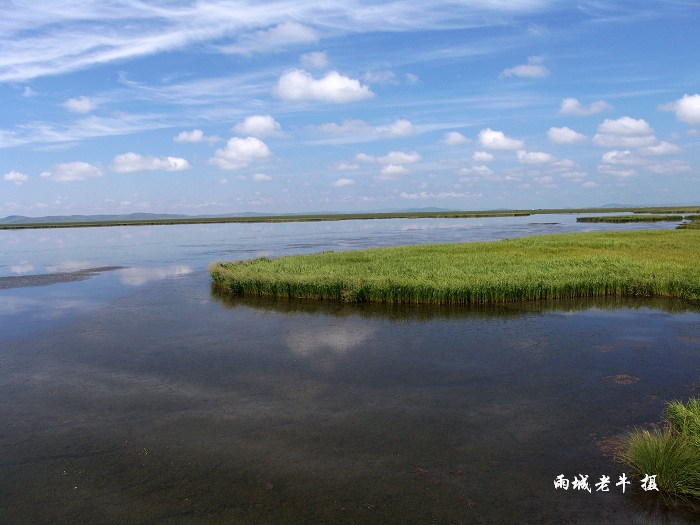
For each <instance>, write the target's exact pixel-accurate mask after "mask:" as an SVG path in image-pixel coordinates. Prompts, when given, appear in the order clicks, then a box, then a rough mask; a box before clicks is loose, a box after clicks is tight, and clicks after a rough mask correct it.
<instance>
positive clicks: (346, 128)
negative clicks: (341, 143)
mask: <svg viewBox="0 0 700 525" xmlns="http://www.w3.org/2000/svg"><path fill="white" fill-rule="evenodd" d="M317 129H318V130H319V131H322V132H323V133H332V134H334V135H365V134H370V133H374V130H375V128H373V127H372V126H370V125H369V124H367V123H366V122H365V121H364V120H359V119H356V120H344V121H343V123H342V124H336V123H335V122H328V123H327V124H321V125H320V126H318V128H317Z"/></svg>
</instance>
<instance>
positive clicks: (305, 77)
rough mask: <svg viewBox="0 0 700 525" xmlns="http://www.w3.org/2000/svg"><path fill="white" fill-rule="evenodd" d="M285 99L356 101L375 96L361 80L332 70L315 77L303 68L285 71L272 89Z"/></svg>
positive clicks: (277, 95)
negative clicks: (317, 77)
mask: <svg viewBox="0 0 700 525" xmlns="http://www.w3.org/2000/svg"><path fill="white" fill-rule="evenodd" d="M272 93H273V95H275V96H276V97H278V98H282V99H285V100H320V101H322V102H335V103H342V102H354V101H357V100H365V99H368V98H372V97H374V93H373V92H372V91H370V89H369V87H367V86H366V85H364V84H360V81H359V80H357V79H354V78H349V77H346V76H343V75H341V74H340V73H338V72H337V71H331V72H330V73H328V74H327V75H326V76H325V77H323V78H321V79H318V80H317V79H315V78H313V77H312V76H311V75H310V74H309V73H307V72H306V71H304V70H303V69H293V70H291V71H287V72H286V73H284V74H283V75H282V76H281V77H280V79H279V80H278V81H277V84H276V85H275V87H274V88H273V90H272Z"/></svg>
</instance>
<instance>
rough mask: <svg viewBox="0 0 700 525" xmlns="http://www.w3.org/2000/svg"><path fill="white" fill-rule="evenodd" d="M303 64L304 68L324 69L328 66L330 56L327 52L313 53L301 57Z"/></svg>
mask: <svg viewBox="0 0 700 525" xmlns="http://www.w3.org/2000/svg"><path fill="white" fill-rule="evenodd" d="M301 63H302V65H303V66H304V67H308V68H313V69H323V68H324V67H327V66H328V56H327V55H326V52H325V51H313V52H311V53H304V54H303V55H301Z"/></svg>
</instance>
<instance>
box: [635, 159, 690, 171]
mask: <svg viewBox="0 0 700 525" xmlns="http://www.w3.org/2000/svg"><path fill="white" fill-rule="evenodd" d="M646 169H647V170H649V171H651V172H652V173H656V174H658V175H674V174H676V173H685V172H688V171H692V170H693V169H692V168H691V167H690V165H689V164H687V163H686V162H683V161H682V160H670V161H668V162H664V163H654V164H651V165H649V166H647V168H646Z"/></svg>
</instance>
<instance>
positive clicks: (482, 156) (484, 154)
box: [472, 151, 494, 162]
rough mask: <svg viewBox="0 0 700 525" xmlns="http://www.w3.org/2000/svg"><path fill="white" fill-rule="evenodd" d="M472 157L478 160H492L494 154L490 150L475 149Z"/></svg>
mask: <svg viewBox="0 0 700 525" xmlns="http://www.w3.org/2000/svg"><path fill="white" fill-rule="evenodd" d="M472 159H474V160H475V161H476V162H491V161H492V160H493V159H494V156H493V155H492V154H491V153H489V152H488V151H475V152H474V154H473V155H472Z"/></svg>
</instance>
